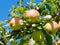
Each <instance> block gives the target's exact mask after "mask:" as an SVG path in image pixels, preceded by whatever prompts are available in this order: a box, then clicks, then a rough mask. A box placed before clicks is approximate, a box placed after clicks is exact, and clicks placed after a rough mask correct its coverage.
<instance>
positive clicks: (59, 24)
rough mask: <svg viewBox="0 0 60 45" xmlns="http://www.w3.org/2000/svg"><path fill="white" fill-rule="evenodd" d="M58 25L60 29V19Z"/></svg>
mask: <svg viewBox="0 0 60 45" xmlns="http://www.w3.org/2000/svg"><path fill="white" fill-rule="evenodd" d="M58 27H59V29H60V21H59V23H58Z"/></svg>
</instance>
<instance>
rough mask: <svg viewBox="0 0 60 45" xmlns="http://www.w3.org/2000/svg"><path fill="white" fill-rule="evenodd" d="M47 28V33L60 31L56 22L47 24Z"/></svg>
mask: <svg viewBox="0 0 60 45" xmlns="http://www.w3.org/2000/svg"><path fill="white" fill-rule="evenodd" d="M45 28H46V29H47V31H51V32H53V31H56V30H57V29H58V24H57V22H55V21H51V22H49V23H46V25H45Z"/></svg>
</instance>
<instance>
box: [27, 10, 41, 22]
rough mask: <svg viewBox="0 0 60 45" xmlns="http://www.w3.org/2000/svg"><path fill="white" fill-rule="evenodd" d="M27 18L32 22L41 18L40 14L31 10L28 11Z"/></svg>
mask: <svg viewBox="0 0 60 45" xmlns="http://www.w3.org/2000/svg"><path fill="white" fill-rule="evenodd" d="M26 17H27V18H29V19H28V20H29V21H30V22H35V21H36V20H37V19H39V18H40V13H39V12H38V11H37V10H35V9H30V10H28V11H26Z"/></svg>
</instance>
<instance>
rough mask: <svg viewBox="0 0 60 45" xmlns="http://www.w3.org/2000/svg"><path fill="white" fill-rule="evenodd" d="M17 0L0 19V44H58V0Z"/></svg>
mask: <svg viewBox="0 0 60 45" xmlns="http://www.w3.org/2000/svg"><path fill="white" fill-rule="evenodd" d="M34 1H35V0H30V2H26V3H27V4H26V5H25V6H24V5H23V2H24V0H20V1H18V2H17V3H16V4H17V5H18V6H14V5H12V8H11V10H10V13H9V14H8V18H9V19H8V20H5V21H4V22H3V21H0V45H60V0H42V1H41V2H40V3H38V4H36V3H34Z"/></svg>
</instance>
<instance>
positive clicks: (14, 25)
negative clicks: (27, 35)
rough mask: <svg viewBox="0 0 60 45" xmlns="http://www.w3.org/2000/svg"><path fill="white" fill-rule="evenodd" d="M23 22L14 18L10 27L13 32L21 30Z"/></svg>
mask: <svg viewBox="0 0 60 45" xmlns="http://www.w3.org/2000/svg"><path fill="white" fill-rule="evenodd" d="M22 22H23V20H22V19H21V18H19V17H14V18H12V19H11V20H10V27H11V28H12V29H13V30H19V29H20V24H22Z"/></svg>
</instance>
